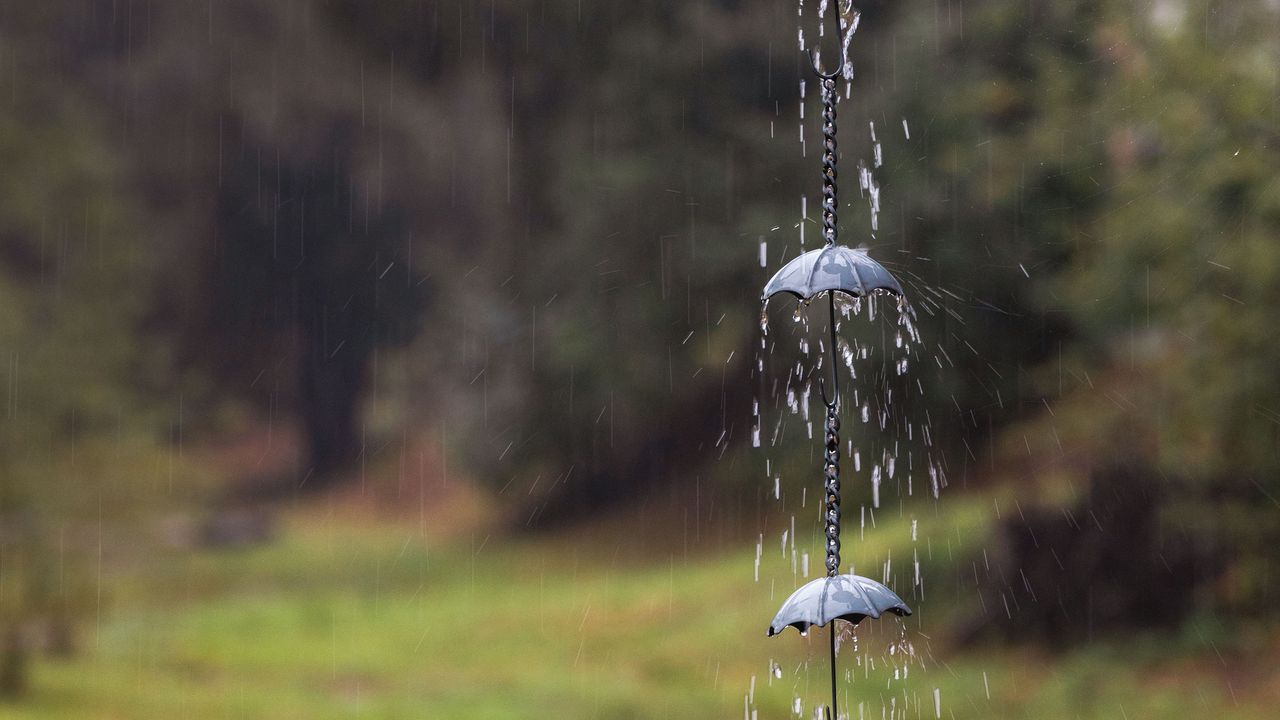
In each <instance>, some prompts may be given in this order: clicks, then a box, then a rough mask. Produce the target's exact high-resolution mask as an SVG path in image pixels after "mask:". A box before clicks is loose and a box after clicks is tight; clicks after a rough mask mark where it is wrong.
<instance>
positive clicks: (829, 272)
mask: <svg viewBox="0 0 1280 720" xmlns="http://www.w3.org/2000/svg"><path fill="white" fill-rule="evenodd" d="M829 4H831V5H833V6H834V5H836V4H837V3H836V2H834V1H833V2H831V3H829ZM836 15H837V32H836V33H835V35H836V37H838V38H839V37H841V34H840V32H839V30H840V28H839V26H840V24H841V23H840V19H839V8H836ZM812 60H813V69H814V72H815V73H817V75H818V77H819V78H820V79H821V86H822V120H823V123H822V135H823V152H822V228H823V229H822V236H823V240H824V246H823V247H822V248H819V249H817V250H813V251H810V252H807V253H804V254H802V255H800V256H799V257H797V258H795V259H793V260H792V261H791V262H789V263H787V264H786V265H784V266H783V267H782V269H781V270H779V271H778V272H777V273H776V274H775V275H774V276H773V278H772V279H770V280H769V282H768V283H767V284H766V285H765V288H764V292H763V293H762V298H761V299H762V300H763V301H764V302H765V303H767V302H768V301H769V298H771V297H773V296H774V295H777V294H779V293H787V294H791V295H794V296H796V297H797V298H799V299H800V300H801V302H804V303H806V304H807V303H809V302H810V301H811V300H812V299H813V298H815V297H817V296H819V295H821V294H822V293H826V295H827V302H828V310H829V313H830V326H831V393H832V396H831V397H828V396H827V387H826V385H825V383H822V382H821V381H819V382H820V387H821V391H822V400H823V403H824V404H825V405H826V408H827V419H826V448H825V454H824V458H823V475H824V489H825V496H826V497H825V502H826V505H825V508H824V513H823V517H824V521H825V528H824V532H825V535H826V548H827V553H826V555H827V557H826V569H827V575H826V577H822V578H818V579H817V580H813V581H811V582H809V583H806V584H805V585H804V586H802V587H801V588H800V589H799V590H796V591H795V592H794V593H792V594H791V597H789V598H787V600H786V602H784V603H783V604H782V608H781V609H780V610H778V614H777V615H775V616H774V618H773V622H772V623H770V624H769V635H770V636H773V635H777V634H778V633H781V632H782V631H783V630H784V629H785V628H786V627H787V626H791V627H794V628H796V629H797V630H799V631H800V632H807V631H808V630H809V628H811V627H813V626H814V625H817V626H819V627H824V626H828V625H829V626H830V627H829V635H830V641H831V642H830V646H831V705H830V706H829V707H828V708H827V717H828V718H829V720H835V718H836V717H837V701H836V697H837V693H836V633H837V628H836V621H837V620H844V621H845V622H847V623H850V624H851V625H857V624H858V623H859V622H861V621H862V620H863V619H865V618H872V619H875V618H879V617H880V616H881V615H883V614H884V613H886V612H888V613H893V614H895V615H899V616H906V615H910V614H911V608H909V607H907V604H906V603H904V602H903V601H902V598H900V597H898V596H897V595H896V594H895V593H894V592H893V591H892V590H890V589H889V588H887V587H885V586H884V585H882V584H880V583H878V582H876V581H875V580H872V579H870V578H865V577H861V576H858V575H842V574H840V414H839V405H840V388H839V385H838V380H837V377H836V370H837V367H838V365H837V358H836V310H835V294H836V293H837V292H843V293H846V294H847V295H849V296H851V297H854V298H860V297H867V296H870V295H874V294H880V293H884V294H891V295H897V296H898V297H899V298H901V297H902V296H903V292H902V285H901V284H900V283H899V282H898V281H897V279H896V278H894V277H893V275H891V274H890V273H889V271H888V270H886V269H885V268H884V266H882V265H880V263H878V262H876V261H875V260H873V259H871V256H870V255H869V254H867V252H866V251H865V250H861V249H851V248H848V247H844V246H840V245H837V244H836V234H837V230H836V207H837V206H836V109H835V103H836V77H837V76H838V75H839V69H837V70H836V71H835V72H830V73H828V72H826V71H825V70H824V69H823V67H822V62H821V60H820V59H819V56H818V50H817V48H814V50H813V56H812Z"/></svg>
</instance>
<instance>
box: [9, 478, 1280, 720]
mask: <svg viewBox="0 0 1280 720" xmlns="http://www.w3.org/2000/svg"><path fill="white" fill-rule="evenodd" d="M953 510H954V512H952V513H951V515H950V516H948V519H946V520H938V521H935V523H934V526H931V527H929V528H923V526H924V525H925V524H926V523H925V522H924V521H921V522H922V530H921V535H922V537H923V536H924V535H925V534H926V533H927V534H929V536H931V537H943V536H956V537H963V536H964V534H965V531H964V528H968V529H970V530H972V529H974V528H975V527H976V526H978V525H980V524H981V521H982V519H981V515H982V510H981V509H980V508H979V507H978V506H977V505H965V504H964V503H962V502H957V503H954V508H953ZM286 517H287V520H286V522H285V525H284V527H283V529H282V533H281V536H280V538H279V539H278V540H277V541H276V542H273V543H271V544H268V545H265V546H262V547H259V548H256V549H252V550H247V551H236V552H221V553H217V552H208V553H197V554H194V555H191V554H182V555H176V554H175V555H174V556H172V557H169V558H165V559H161V560H157V561H154V562H150V563H147V564H146V565H145V566H142V567H137V568H135V569H134V570H132V571H129V572H123V571H122V572H120V573H118V574H115V575H113V579H112V580H111V581H110V582H109V583H107V585H106V586H105V595H106V596H107V597H108V598H110V601H109V602H107V603H104V606H103V609H102V612H101V619H100V621H99V622H98V624H97V625H96V626H93V624H92V623H90V625H91V626H90V627H89V628H88V629H87V631H86V633H85V634H84V636H83V637H82V645H83V647H82V648H81V652H80V653H79V654H78V655H77V656H76V657H75V658H74V659H71V660H66V661H54V660H41V661H39V662H38V663H37V664H36V665H35V667H34V674H33V680H32V685H33V687H32V692H31V694H30V696H29V698H28V699H26V700H24V701H23V702H22V703H21V704H14V705H0V718H84V717H93V718H186V719H188V720H199V719H202V718H308V719H309V718H317V719H319V718H355V717H359V718H460V719H466V718H486V719H495V720H496V719H502V718H695V717H696V718H711V717H714V718H740V717H746V718H748V719H750V718H755V717H759V718H788V717H796V715H795V712H794V709H795V705H794V704H795V702H796V698H797V697H798V698H799V699H800V702H801V703H802V705H801V712H802V713H803V717H812V713H813V709H814V707H815V703H820V702H821V701H822V698H823V696H824V693H825V682H826V678H827V675H826V672H827V665H826V645H825V643H826V637H825V635H823V634H822V632H815V633H814V634H813V635H812V636H810V637H807V638H801V637H800V636H799V635H798V634H795V633H792V632H790V631H788V633H787V634H786V635H784V636H783V637H779V638H766V637H765V634H764V629H765V627H766V626H767V624H768V621H769V619H770V618H771V617H772V615H773V613H774V611H775V610H776V607H777V605H778V604H779V603H780V602H781V600H782V599H783V598H784V597H785V595H786V593H787V592H789V591H790V589H791V587H792V585H793V581H794V577H793V575H792V574H791V571H790V561H789V560H788V559H786V558H784V557H783V556H782V553H781V552H778V551H774V552H769V551H768V550H766V552H765V553H764V554H765V556H766V558H765V560H764V561H762V569H761V579H760V581H758V582H757V581H756V580H755V579H754V577H753V576H754V569H753V568H754V563H755V547H754V543H744V547H742V548H741V549H740V550H732V549H731V550H730V551H728V552H723V551H721V552H715V553H708V554H705V555H688V556H686V555H684V554H683V553H681V554H669V557H668V559H667V561H666V562H662V561H654V560H652V559H649V560H640V559H636V558H633V557H629V556H626V555H625V554H619V553H618V552H617V547H618V546H617V542H616V538H614V539H612V540H606V539H601V538H600V537H597V536H594V535H591V536H588V537H589V538H590V541H589V542H587V543H582V542H581V541H580V538H579V539H578V540H574V538H572V537H569V536H564V537H543V538H539V539H536V540H530V539H516V540H508V539H501V538H499V537H497V536H493V535H485V536H481V535H478V534H477V535H476V536H474V537H472V536H467V535H466V534H462V535H457V534H455V535H454V536H452V537H445V538H441V537H433V536H431V535H429V534H424V533H423V532H422V531H421V530H420V528H419V526H418V525H416V524H414V523H410V522H400V521H381V522H371V521H370V520H369V519H368V518H359V517H354V518H353V517H350V516H343V515H341V514H338V513H334V512H331V511H329V510H327V509H325V508H320V507H313V508H308V509H302V510H294V511H291V512H289V513H287V514H286ZM905 522H906V521H900V522H899V523H897V524H894V523H889V524H887V525H886V524H882V525H881V527H880V528H879V529H878V530H877V532H876V534H875V536H874V537H869V538H868V539H867V540H866V541H865V542H864V543H863V544H862V545H860V546H859V547H860V550H859V552H860V553H864V554H866V555H867V556H871V557H877V558H879V557H881V556H884V555H885V554H886V553H887V552H889V551H893V553H894V556H895V557H910V556H911V543H910V533H909V531H908V530H907V529H906V527H905ZM971 534H972V533H971ZM894 538H897V539H898V540H893V539H894ZM891 540H893V542H890V541H891ZM771 542H772V541H770V540H766V545H767V544H770V543H771ZM894 542H896V543H897V545H894ZM934 549H935V550H937V548H934ZM956 550H958V549H957V548H953V551H956ZM941 554H942V553H941V552H940V551H937V552H935V553H934V556H935V559H936V558H937V556H938V555H941ZM817 565H818V564H817V563H814V567H817ZM946 572H947V571H946V569H945V561H944V560H941V559H938V560H937V562H934V563H933V564H932V565H927V567H926V569H925V570H924V574H925V575H924V576H925V577H926V579H931V578H939V583H938V584H944V583H945V581H944V580H942V578H944V577H945V575H946ZM869 574H872V573H869ZM900 589H901V588H900ZM946 593H947V591H946V589H945V587H944V588H941V589H937V590H934V594H935V595H939V596H945V595H946ZM904 595H906V593H904ZM930 602H932V601H930ZM930 602H918V601H917V602H914V603H913V604H915V605H916V606H917V610H918V612H917V614H916V616H915V617H913V618H911V619H910V620H908V621H906V622H905V623H901V624H899V621H897V620H882V621H880V623H878V624H877V623H870V622H869V623H864V625H863V626H862V628H860V636H859V638H858V643H857V648H853V647H850V646H848V645H846V646H845V650H844V654H843V655H842V665H843V667H844V668H846V669H847V670H848V671H849V674H848V676H847V677H848V678H850V681H849V682H847V683H846V684H845V691H844V699H845V702H846V708H847V709H851V712H852V717H855V718H881V717H891V716H892V717H905V718H934V717H938V716H939V713H938V711H940V717H944V718H1156V717H1161V718H1162V717H1174V716H1178V717H1241V718H1264V717H1275V714H1274V713H1273V712H1269V711H1268V708H1273V707H1275V706H1276V705H1277V704H1280V675H1278V674H1277V672H1276V670H1275V669H1274V668H1275V663H1274V659H1275V657H1276V656H1277V654H1276V653H1275V652H1274V649H1275V642H1274V639H1275V635H1274V634H1272V635H1271V636H1270V637H1264V639H1263V640H1255V644H1256V646H1255V647H1253V648H1251V649H1248V650H1240V649H1239V648H1238V647H1236V646H1237V645H1239V643H1238V642H1237V641H1232V640H1230V639H1228V638H1217V639H1211V638H1210V637H1207V636H1206V635H1205V631H1204V630H1203V629H1189V630H1187V631H1186V632H1185V633H1184V634H1183V635H1181V636H1179V637H1163V638H1154V637H1148V638H1143V637H1138V638H1128V639H1124V640H1115V641H1110V642H1106V641H1104V642H1102V643H1095V644H1094V645H1092V646H1089V649H1087V650H1081V651H1075V652H1073V653H1070V654H1066V655H1049V654H1046V653H1044V652H1043V651H1035V650H1008V649H990V650H982V649H978V650H974V649H967V650H962V649H959V648H955V647H953V646H949V645H948V644H946V643H944V642H943V641H942V640H941V638H943V637H945V636H946V633H945V632H943V631H942V629H943V626H944V625H945V623H947V622H954V621H955V619H956V618H955V615H954V614H950V613H947V612H946V611H945V609H943V608H942V607H939V608H938V609H935V608H934V606H933V605H931V604H930ZM903 639H905V640H906V641H908V642H909V643H910V644H911V645H912V646H913V647H914V650H915V655H914V656H907V655H904V654H903V653H902V651H901V647H897V645H898V642H899V641H901V640H903ZM1233 642H1234V643H1236V644H1235V645H1233ZM890 647H893V648H894V651H893V653H892V654H890V652H889V648H890ZM775 663H776V666H777V671H776V672H775V671H774V669H773V668H774V664H775ZM935 693H936V695H935ZM935 703H936V704H935ZM85 708H93V709H94V710H93V711H92V712H91V713H89V714H86V712H85ZM757 713H758V714H757ZM894 713H896V714H894Z"/></svg>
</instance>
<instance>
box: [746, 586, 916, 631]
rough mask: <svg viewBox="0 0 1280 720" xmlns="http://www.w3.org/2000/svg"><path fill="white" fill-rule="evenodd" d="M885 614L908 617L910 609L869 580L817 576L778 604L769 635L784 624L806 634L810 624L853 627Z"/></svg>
mask: <svg viewBox="0 0 1280 720" xmlns="http://www.w3.org/2000/svg"><path fill="white" fill-rule="evenodd" d="M887 612H891V613H893V614H894V615H898V616H905V615H910V614H911V608H909V607H907V604H906V603H904V602H902V598H900V597H898V596H897V595H896V594H895V593H894V592H893V591H892V590H890V589H889V588H887V587H885V586H884V585H881V584H880V583H878V582H876V581H875V580H872V579H871V578H864V577H862V576H860V575H836V576H834V577H820V578H818V579H817V580H811V581H809V582H807V583H805V584H804V585H802V586H801V587H800V589H799V590H796V591H795V592H793V593H791V597H789V598H787V601H786V602H784V603H782V609H781V610H779V611H778V614H777V615H775V616H774V618H773V622H772V623H770V624H769V636H770V637H772V636H774V635H777V634H778V633H780V632H782V631H783V630H785V629H786V628H787V626H788V625H789V626H791V627H793V628H795V629H797V630H799V631H800V632H808V631H809V628H811V627H813V626H814V625H817V626H818V627H822V626H825V625H826V624H827V623H829V622H835V621H836V620H844V621H846V622H848V623H850V624H852V625H857V624H858V623H860V622H862V621H863V619H865V618H871V619H873V620H874V619H877V618H879V617H880V616H881V615H883V614H884V613H887ZM834 630H835V629H834V628H832V631H833V632H834Z"/></svg>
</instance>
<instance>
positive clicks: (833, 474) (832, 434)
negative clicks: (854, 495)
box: [823, 405, 840, 577]
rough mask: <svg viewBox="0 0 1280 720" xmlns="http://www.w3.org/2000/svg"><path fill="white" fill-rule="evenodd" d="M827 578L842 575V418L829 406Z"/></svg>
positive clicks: (826, 472) (825, 469) (833, 406)
mask: <svg viewBox="0 0 1280 720" xmlns="http://www.w3.org/2000/svg"><path fill="white" fill-rule="evenodd" d="M823 472H824V473H825V475H826V480H827V483H826V487H827V517H826V520H827V577H835V576H836V575H839V574H840V416H839V415H838V414H837V413H836V407H835V405H829V406H827V453H826V463H825V465H824V467H823Z"/></svg>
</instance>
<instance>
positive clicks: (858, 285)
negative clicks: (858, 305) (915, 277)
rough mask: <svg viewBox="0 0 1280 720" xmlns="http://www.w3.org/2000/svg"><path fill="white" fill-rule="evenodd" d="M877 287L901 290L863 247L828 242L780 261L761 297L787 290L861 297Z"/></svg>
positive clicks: (797, 293)
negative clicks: (785, 261)
mask: <svg viewBox="0 0 1280 720" xmlns="http://www.w3.org/2000/svg"><path fill="white" fill-rule="evenodd" d="M877 290H879V291H883V292H888V293H893V294H895V295H902V294H903V292H902V286H901V285H899V284H898V279H897V278H895V277H894V276H892V275H890V274H889V271H888V270H885V269H884V266H883V265H881V264H880V263H878V262H876V261H875V260H872V259H871V256H870V255H868V254H867V251H866V250H864V249H862V248H858V249H853V248H849V247H845V246H843V245H827V246H825V247H821V248H818V249H817V250H810V251H809V252H807V253H805V254H803V255H800V256H799V257H797V258H795V259H793V260H792V261H791V262H789V263H787V264H786V265H783V266H782V269H781V270H779V271H778V272H777V273H775V274H774V276H773V279H772V280H770V281H769V282H768V283H767V284H766V285H765V286H764V292H763V293H762V297H761V299H763V300H768V299H769V298H771V297H773V296H774V295H777V294H778V293H790V294H792V295H795V296H796V297H798V298H800V299H801V300H809V299H811V298H814V297H816V296H818V295H820V294H822V293H824V292H835V291H840V292H844V293H848V294H849V295H852V296H854V297H863V296H866V295H870V294H872V293H874V292H876V291H877Z"/></svg>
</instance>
